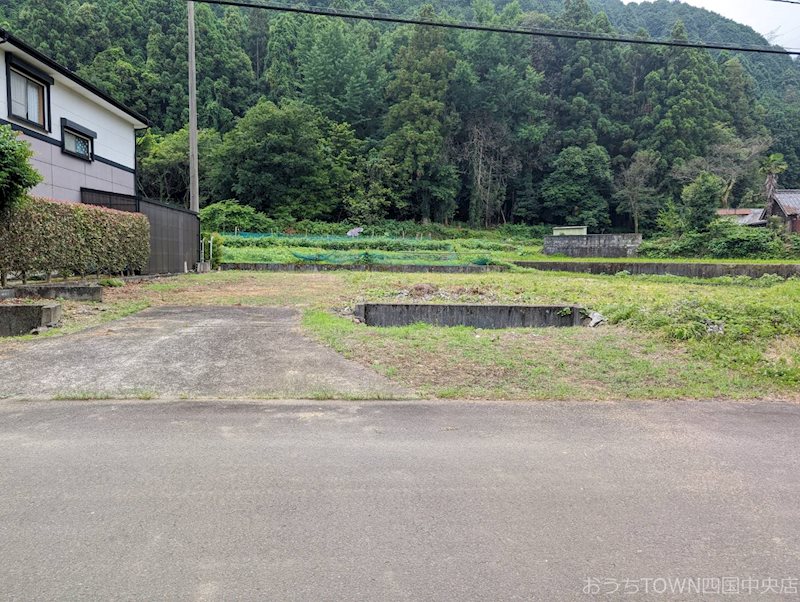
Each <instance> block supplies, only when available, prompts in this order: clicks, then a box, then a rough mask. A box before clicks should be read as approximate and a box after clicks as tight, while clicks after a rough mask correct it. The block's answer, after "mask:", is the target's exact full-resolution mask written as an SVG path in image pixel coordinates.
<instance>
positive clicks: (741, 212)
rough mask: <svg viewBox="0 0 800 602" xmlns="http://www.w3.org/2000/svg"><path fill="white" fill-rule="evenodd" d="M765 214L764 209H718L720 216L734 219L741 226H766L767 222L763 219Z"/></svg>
mask: <svg viewBox="0 0 800 602" xmlns="http://www.w3.org/2000/svg"><path fill="white" fill-rule="evenodd" d="M763 213H764V209H763V208H759V209H748V208H745V207H739V208H737V209H717V215H718V216H720V217H729V218H732V219H734V220H735V221H736V223H737V224H739V225H740V226H760V225H763V224H765V223H766V221H765V220H764V218H763V217H762V215H763Z"/></svg>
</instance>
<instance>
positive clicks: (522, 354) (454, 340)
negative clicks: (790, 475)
mask: <svg viewBox="0 0 800 602" xmlns="http://www.w3.org/2000/svg"><path fill="white" fill-rule="evenodd" d="M304 325H305V326H306V328H308V329H309V330H310V331H311V332H313V333H314V334H315V335H316V336H317V337H318V338H319V339H320V340H322V341H324V342H325V343H326V344H328V345H330V346H331V347H333V348H334V349H337V350H338V351H340V352H342V353H344V354H345V356H347V357H348V358H350V359H353V360H355V361H358V362H360V363H363V364H365V365H370V366H373V367H377V368H378V369H379V370H380V369H383V371H385V370H386V368H391V370H392V373H393V375H394V378H396V379H397V380H398V381H399V382H400V383H401V384H402V385H404V386H406V387H409V388H413V389H416V390H419V391H420V392H421V394H422V395H424V396H436V397H440V398H446V399H455V398H467V399H469V398H478V399H542V400H544V399H547V400H610V399H643V400H647V399H665V398H668V399H705V398H718V397H725V398H732V399H736V398H746V397H754V396H756V397H762V396H769V395H771V394H773V393H774V392H775V388H774V387H773V386H771V385H770V384H769V383H768V382H766V381H763V380H759V379H758V378H755V377H753V376H748V375H742V374H739V373H737V372H736V371H734V370H731V369H729V368H727V367H726V366H724V365H722V364H720V363H715V362H713V361H710V360H708V359H702V358H698V357H696V356H695V355H693V354H692V353H691V352H690V351H689V350H688V349H686V348H685V347H683V346H676V345H670V344H669V343H668V342H667V341H664V340H663V339H661V338H659V337H658V336H655V335H653V334H648V333H634V332H632V331H631V330H629V329H627V328H624V327H620V326H616V327H611V328H607V329H604V330H589V329H510V330H502V331H500V330H498V331H490V330H480V329H474V328H466V327H458V328H437V327H434V326H429V325H414V326H407V327H400V328H370V327H366V326H361V325H356V324H354V323H353V322H351V321H350V320H347V319H346V318H341V317H336V316H333V315H331V314H328V313H326V312H322V311H311V312H308V313H307V314H306V316H305V319H304ZM375 358H380V359H379V360H376V359H375ZM376 362H377V363H376Z"/></svg>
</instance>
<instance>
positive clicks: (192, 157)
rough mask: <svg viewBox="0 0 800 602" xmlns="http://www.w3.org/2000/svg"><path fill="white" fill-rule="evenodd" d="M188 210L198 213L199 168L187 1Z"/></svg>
mask: <svg viewBox="0 0 800 602" xmlns="http://www.w3.org/2000/svg"><path fill="white" fill-rule="evenodd" d="M188 5H189V209H191V210H192V211H194V212H199V211H200V167H199V159H198V147H197V62H196V59H195V29H194V2H192V1H191V0H189V2H188Z"/></svg>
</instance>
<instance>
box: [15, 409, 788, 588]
mask: <svg viewBox="0 0 800 602" xmlns="http://www.w3.org/2000/svg"><path fill="white" fill-rule="evenodd" d="M798 434H800V406H797V405H784V404H769V403H759V404H730V403H675V404H591V405H588V404H568V403H559V404H542V403H537V404H501V403H492V404H489V403H482V404H462V403H453V402H446V403H444V402H443V403H405V402H404V403H399V402H398V403H379V404H356V403H330V404H329V403H325V404H323V403H313V404H310V403H299V402H296V403H295V402H293V403H280V402H272V403H264V404H257V403H253V404H220V403H209V404H199V403H190V402H173V403H168V402H164V403H153V402H127V403H109V402H102V403H74V402H70V403H67V402H41V403H22V402H9V401H5V402H0V598H2V599H8V600H77V599H98V600H160V599H170V600H501V599H502V600H521V599H525V600H547V601H564V600H586V599H590V597H589V596H587V595H584V593H583V591H584V588H585V587H587V585H590V584H592V587H594V586H598V587H602V588H604V589H603V590H602V592H603V593H608V592H609V591H610V590H611V589H613V584H614V583H617V587H631V584H632V583H634V582H636V583H638V584H639V585H638V587H639V588H640V590H639V593H638V594H635V595H625V594H624V593H623V591H624V590H622V589H620V590H619V592H618V593H616V594H615V595H614V596H611V598H615V597H616V598H620V599H640V598H645V597H646V596H644V595H643V592H644V591H645V588H646V587H649V588H650V589H651V590H652V591H655V590H660V589H661V587H662V585H661V582H659V581H658V579H659V578H663V579H667V578H670V579H672V580H675V579H683V580H689V579H697V580H700V579H703V578H707V579H711V580H712V581H709V582H708V584H707V586H708V587H712V588H713V583H714V581H713V579H718V580H720V579H722V578H726V579H728V581H727V583H728V587H729V588H730V587H732V581H731V579H736V580H737V581H736V583H737V584H738V587H739V588H740V589H739V591H740V596H739V597H735V596H734V597H733V599H749V598H751V597H753V596H746V595H745V594H744V593H742V592H743V591H744V590H743V589H741V588H742V587H743V586H744V587H749V588H750V590H749V591H750V593H751V594H755V593H757V592H756V590H755V589H754V583H757V584H758V587H759V588H773V589H772V590H766V589H765V592H766V593H765V594H764V595H760V596H758V597H757V599H761V600H770V599H780V595H779V594H775V593H774V591H775V590H774V585H775V583H777V584H778V587H779V588H783V590H784V593H788V594H789V595H788V596H786V599H797V598H798V596H797V595H792V594H791V589H790V588H791V586H792V581H790V580H791V579H795V578H798V577H800V503H798V500H800V446H798ZM589 578H591V579H598V580H600V581H599V582H594V581H592V582H588V581H587V579H589ZM648 579H649V580H654V581H646V580H648ZM747 579H750V581H746V580H747ZM623 580H628V581H627V582H624V581H623ZM771 580H776V581H771ZM598 583H602V586H599V585H598ZM609 583H610V584H611V585H609ZM673 583H674V581H673ZM697 583H698V587H699V586H700V582H699V581H698V582H697ZM648 584H649V585H648ZM745 584H746V585H745ZM704 587H705V586H704ZM717 587H719V585H717ZM653 588H655V589H653ZM631 591H632V590H631ZM690 591H691V590H690ZM594 592H595V593H598V590H594ZM770 592H772V593H770ZM707 593H708V592H707ZM599 597H602V598H603V599H608V597H605V596H599ZM698 597H700V596H698V595H697V594H692V595H683V596H680V595H677V594H676V593H675V592H674V591H667V592H665V593H663V594H662V595H660V596H656V598H659V599H669V600H676V599H697V598H698ZM703 597H704V598H705V599H714V597H711V596H708V595H706V596H703ZM731 598H732V596H730V595H728V596H725V597H724V599H731ZM720 599H723V597H722V596H720Z"/></svg>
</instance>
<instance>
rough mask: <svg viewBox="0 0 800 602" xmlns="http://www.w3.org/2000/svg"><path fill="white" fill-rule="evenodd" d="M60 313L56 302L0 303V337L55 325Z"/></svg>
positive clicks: (12, 335) (58, 320)
mask: <svg viewBox="0 0 800 602" xmlns="http://www.w3.org/2000/svg"><path fill="white" fill-rule="evenodd" d="M61 315H62V311H61V305H59V304H58V303H44V304H30V305H28V304H26V305H0V337H15V336H20V335H23V334H29V333H31V332H33V331H34V330H37V329H39V328H50V327H53V326H56V325H58V323H59V322H60V321H61Z"/></svg>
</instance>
